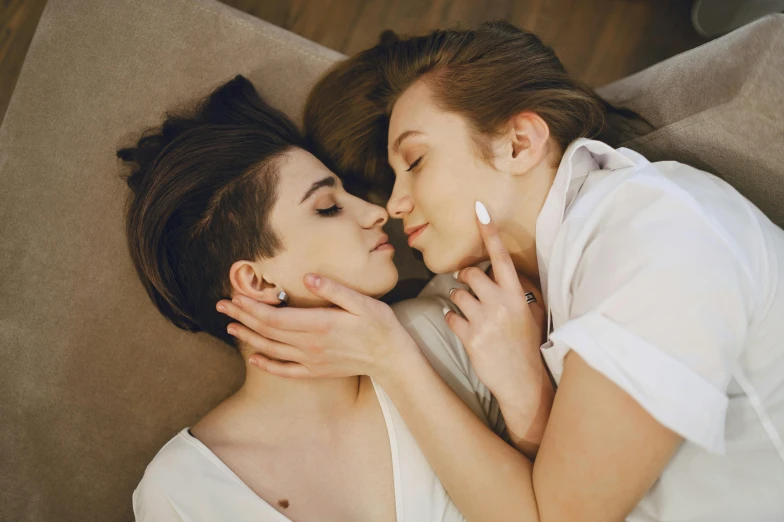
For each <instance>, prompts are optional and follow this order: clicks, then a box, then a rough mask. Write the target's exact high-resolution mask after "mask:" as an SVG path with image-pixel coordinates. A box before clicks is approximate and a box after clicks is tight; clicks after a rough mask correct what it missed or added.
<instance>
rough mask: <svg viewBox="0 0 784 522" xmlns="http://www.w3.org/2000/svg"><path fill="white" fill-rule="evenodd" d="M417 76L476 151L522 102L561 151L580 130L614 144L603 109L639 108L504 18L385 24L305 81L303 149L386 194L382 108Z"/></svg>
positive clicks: (390, 178)
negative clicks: (598, 89) (409, 27)
mask: <svg viewBox="0 0 784 522" xmlns="http://www.w3.org/2000/svg"><path fill="white" fill-rule="evenodd" d="M419 79H424V81H426V82H428V85H429V87H430V88H431V89H432V90H433V93H434V99H435V102H436V103H437V104H438V105H439V107H440V108H441V109H443V110H446V111H449V112H454V113H457V114H461V115H462V116H464V117H465V118H466V119H467V120H468V123H469V125H470V127H471V130H472V133H473V138H474V142H475V144H476V145H477V149H478V152H479V154H480V156H481V157H483V159H485V160H486V161H489V160H490V159H491V158H490V156H491V151H490V148H489V139H488V138H492V137H495V136H497V135H498V134H499V133H501V132H504V131H505V130H507V129H508V126H509V124H510V121H511V118H512V117H513V116H514V115H516V114H519V113H520V112H523V111H533V112H535V113H537V114H538V115H539V116H541V117H542V118H543V119H544V120H545V121H546V122H547V124H548V126H549V127H550V135H551V136H552V137H553V139H554V140H555V142H556V143H557V144H558V145H559V146H560V147H561V151H563V150H565V149H566V147H567V146H568V145H569V143H571V142H572V141H574V140H575V139H577V138H580V137H588V138H593V137H599V139H604V140H605V141H608V142H610V143H611V144H612V145H617V144H615V143H612V141H613V140H612V138H611V135H610V134H609V133H607V132H606V131H607V130H608V129H607V118H606V116H607V114H608V112H612V113H615V114H617V115H621V116H624V117H625V118H639V116H637V115H636V114H635V113H634V112H632V111H629V110H626V109H620V108H616V107H614V106H612V105H611V104H609V103H607V102H606V101H604V100H603V99H602V98H600V97H599V96H598V95H597V94H596V93H595V92H594V91H593V90H592V89H591V88H590V87H588V86H587V85H585V84H583V83H581V82H579V81H577V80H576V79H574V78H572V77H571V76H570V75H569V74H567V72H566V71H565V69H564V67H563V65H562V64H561V62H560V60H558V58H557V57H556V55H555V53H554V52H553V50H552V48H551V47H549V46H547V45H545V44H543V43H542V41H541V40H540V39H539V38H538V37H537V36H536V35H534V34H532V33H530V32H528V31H524V30H521V29H518V28H517V27H515V26H513V25H512V24H510V23H508V22H486V23H484V24H482V25H481V26H480V27H479V28H478V29H476V30H437V31H433V32H431V33H430V34H428V35H426V36H419V37H413V38H407V39H400V38H398V36H397V35H395V33H393V32H392V31H385V32H384V33H382V35H381V39H380V43H379V44H378V45H376V46H375V47H372V48H370V49H367V50H365V51H363V52H360V53H358V54H357V55H355V56H352V57H350V58H349V59H347V60H344V61H342V62H340V63H338V64H337V65H335V66H334V67H333V68H332V69H330V70H329V71H328V72H327V73H326V74H325V76H323V77H322V78H321V79H320V81H319V82H318V83H317V84H316V86H315V87H314V89H313V90H312V91H311V93H310V96H309V98H308V101H307V105H306V108H305V135H306V139H307V140H308V142H309V146H310V149H311V151H313V152H314V154H316V156H318V157H319V159H321V161H322V162H323V163H324V164H325V165H327V167H329V168H330V169H331V170H332V171H333V172H336V173H338V174H340V175H341V177H343V178H344V183H345V184H346V185H347V186H353V187H355V190H356V191H357V192H361V193H365V194H366V195H367V193H372V192H373V191H375V190H376V189H380V191H381V193H382V195H388V194H389V192H390V190H391V187H392V184H393V183H394V174H393V173H392V170H391V168H390V167H389V164H388V162H387V132H388V127H389V116H390V114H391V111H392V108H393V106H394V104H395V102H396V101H397V100H398V98H399V97H400V96H401V95H402V94H403V92H405V90H406V89H408V88H409V87H410V86H411V85H412V84H413V83H415V82H416V81H417V80H419ZM640 119H641V118H640Z"/></svg>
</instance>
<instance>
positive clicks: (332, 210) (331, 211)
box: [316, 205, 343, 217]
mask: <svg viewBox="0 0 784 522" xmlns="http://www.w3.org/2000/svg"><path fill="white" fill-rule="evenodd" d="M341 210H343V207H339V206H337V205H332V206H331V207H329V208H317V209H316V212H318V213H319V215H321V216H327V217H332V216H334V215H337V213H338V212H340V211H341Z"/></svg>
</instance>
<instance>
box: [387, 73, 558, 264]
mask: <svg viewBox="0 0 784 522" xmlns="http://www.w3.org/2000/svg"><path fill="white" fill-rule="evenodd" d="M529 114H530V113H529ZM533 118H534V119H533V120H530V121H529V120H525V121H523V120H521V122H522V123H520V129H521V132H523V133H526V132H529V131H531V132H543V131H541V128H542V124H543V121H542V120H541V118H539V117H538V116H536V115H534V116H533ZM534 120H536V121H534ZM532 121H533V123H531V122H532ZM515 125H516V124H515ZM532 125H533V126H532ZM537 126H538V127H537ZM537 128H538V129H540V130H539V131H536V129H537ZM544 128H545V129H546V124H544ZM531 129H534V130H533V131H532V130H531ZM515 136H516V135H515V133H514V132H510V138H509V139H499V140H494V141H493V142H492V143H491V147H492V148H493V151H494V153H496V154H497V160H495V161H494V164H493V165H489V164H488V162H486V161H485V160H483V159H482V157H481V156H480V155H479V151H478V148H477V146H476V144H475V142H474V140H473V138H472V135H471V130H470V127H469V125H468V122H467V120H466V119H465V118H464V117H463V116H461V115H458V114H455V113H451V112H445V111H443V110H442V109H440V108H439V107H438V106H437V105H436V104H435V103H434V102H433V100H432V98H431V91H430V88H429V87H428V86H427V84H426V83H425V82H422V81H419V82H417V83H415V84H414V85H412V86H411V87H410V88H409V89H407V90H406V91H405V92H404V93H403V95H402V96H401V97H400V98H399V99H398V101H397V102H396V103H395V106H394V108H393V110H392V114H391V117H390V123H389V148H388V155H389V163H390V165H391V166H392V168H393V170H394V171H395V176H396V177H395V186H394V189H393V192H392V196H391V198H390V200H389V203H388V204H387V210H389V214H390V215H391V216H392V217H393V218H397V219H403V221H404V223H403V226H404V229H405V231H406V233H407V234H408V235H409V239H408V241H409V245H411V246H412V247H413V248H416V249H417V250H420V251H421V252H422V255H423V258H424V261H425V264H427V266H428V268H429V269H430V270H432V271H433V272H436V273H447V272H452V271H454V270H458V269H460V268H464V267H466V266H469V265H472V264H476V263H478V262H480V261H483V260H486V259H487V253H486V251H485V249H484V246H483V243H482V239H481V236H480V235H479V229H478V227H477V223H476V214H475V210H474V208H475V202H476V201H477V200H480V201H482V202H483V203H485V205H486V206H487V208H488V210H489V211H490V213H491V215H492V216H493V218H494V220H495V221H496V222H497V223H499V225H502V224H503V223H504V222H506V223H507V224H509V223H514V225H513V226H510V227H508V228H509V229H514V234H515V241H517V242H518V243H519V244H518V245H516V247H517V248H518V250H519V252H521V255H530V252H531V251H532V250H533V251H534V252H535V240H534V236H535V228H536V218H537V216H538V214H539V211H540V210H541V207H542V205H543V204H544V200H545V199H546V195H547V192H548V191H549V187H550V184H551V182H552V176H551V175H550V174H549V173H545V175H539V174H538V170H537V169H536V168H531V165H532V163H531V161H532V158H534V153H532V152H531V151H532V150H533V149H534V147H528V149H526V150H525V151H524V152H523V153H519V152H518V151H517V150H516V149H515V147H516V145H515V140H516V139H518V138H515ZM531 136H532V137H533V141H535V140H536V139H541V138H542V136H538V137H537V136H535V135H533V134H531ZM518 137H519V136H518ZM529 137H530V136H529ZM525 139H528V138H526V137H525V136H524V137H523V140H525ZM547 139H548V138H547V137H546V136H545V137H544V140H545V142H546V141H547ZM520 143H523V141H521V142H520ZM534 152H536V154H538V155H537V156H536V157H535V158H534V160H535V161H540V160H541V159H542V158H543V157H544V156H543V155H542V154H545V153H546V152H547V151H546V150H544V149H542V150H538V151H534ZM526 161H527V162H528V163H525V162H526ZM540 170H541V169H540ZM534 171H536V172H534ZM532 172H534V174H532ZM542 172H544V171H542ZM548 176H549V179H546V178H547V177H548ZM502 229H503V227H502ZM417 230H419V231H418V232H417ZM412 232H413V234H412ZM502 237H503V234H502ZM521 238H522V239H521ZM505 242H506V240H505ZM511 251H512V249H511V248H510V252H511ZM526 252H527V254H526ZM534 257H535V256H534Z"/></svg>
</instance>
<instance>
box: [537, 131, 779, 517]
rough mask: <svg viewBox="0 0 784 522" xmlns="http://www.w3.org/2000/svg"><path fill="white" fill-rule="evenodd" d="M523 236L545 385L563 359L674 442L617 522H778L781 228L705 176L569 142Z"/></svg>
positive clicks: (601, 146)
mask: <svg viewBox="0 0 784 522" xmlns="http://www.w3.org/2000/svg"><path fill="white" fill-rule="evenodd" d="M536 234H537V237H536V241H537V255H538V258H539V270H540V276H541V282H542V290H543V292H542V293H543V295H544V296H545V299H546V301H547V305H548V308H549V310H550V314H551V316H550V317H551V321H552V326H553V330H552V332H551V334H550V335H549V339H548V342H547V343H546V344H545V345H543V346H542V354H543V356H544V358H545V361H546V363H547V365H548V367H549V368H550V370H551V372H552V374H553V376H554V378H555V379H556V382H558V381H559V380H560V377H561V372H562V371H563V358H564V356H565V355H566V353H567V352H568V351H569V350H574V351H576V352H577V353H579V354H580V356H581V357H582V358H583V359H584V360H585V361H586V362H587V363H588V364H589V365H590V366H591V367H593V368H594V369H596V370H597V371H599V372H600V373H602V374H603V375H605V376H606V377H607V378H609V379H610V380H611V381H613V382H614V383H615V384H616V385H618V386H619V387H620V388H622V389H623V390H624V391H626V392H627V393H628V394H629V395H630V396H631V397H632V398H634V399H635V400H636V401H637V402H638V403H639V404H640V405H641V406H642V407H643V408H644V409H645V410H646V411H648V413H650V414H651V415H652V416H653V417H654V418H655V419H656V420H657V421H658V422H660V423H661V424H662V425H664V426H666V427H668V428H670V429H672V430H673V431H675V432H676V433H678V434H679V435H681V436H682V437H683V438H684V439H685V442H684V444H683V445H682V446H681V447H680V448H679V450H678V452H677V453H676V454H675V456H674V458H673V459H672V460H671V461H670V463H669V464H668V466H667V467H666V468H665V470H664V472H663V474H662V475H661V477H660V478H659V480H658V481H657V482H656V484H655V485H654V486H653V488H652V489H651V490H650V491H649V492H648V494H647V495H646V496H645V497H644V498H643V500H642V501H641V502H640V504H639V505H638V506H637V507H636V509H635V510H634V511H633V512H632V514H631V515H630V516H629V518H628V520H630V521H652V520H657V521H658V520H673V521H675V520H677V521H679V522H687V521H705V522H708V521H709V522H722V521H726V522H746V521H760V522H762V521H771V522H772V521H784V444H782V440H781V437H782V434H784V231H782V230H781V229H780V228H778V227H777V226H776V225H774V224H773V223H772V222H771V221H770V220H769V219H768V218H767V217H766V216H764V215H763V214H762V213H761V212H760V211H759V210H758V209H757V208H756V207H755V206H754V205H753V204H752V203H751V202H749V201H748V200H747V199H745V198H744V197H743V196H742V195H740V194H739V193H738V192H737V191H736V190H735V189H734V188H732V187H731V186H730V185H728V184H727V183H725V182H724V181H722V180H721V179H719V178H717V177H715V176H713V175H711V174H708V173H706V172H703V171H700V170H698V169H695V168H692V167H689V166H688V165H684V164H682V163H678V162H674V161H667V162H657V163H651V162H649V161H648V160H646V159H645V158H644V157H643V156H641V155H640V154H638V153H636V152H634V151H631V150H629V149H625V148H620V149H617V150H616V149H613V148H612V147H610V146H609V145H607V144H605V143H602V142H599V141H594V140H588V139H578V140H576V141H574V142H573V143H572V144H571V145H570V146H569V147H568V148H567V150H566V151H565V153H564V156H563V159H562V161H561V164H560V166H559V169H558V172H557V174H556V177H555V180H554V183H553V186H552V188H551V190H550V193H549V195H548V197H547V200H546V202H545V205H544V207H543V209H542V212H541V213H540V215H539V218H538V220H537V227H536ZM548 330H549V328H548Z"/></svg>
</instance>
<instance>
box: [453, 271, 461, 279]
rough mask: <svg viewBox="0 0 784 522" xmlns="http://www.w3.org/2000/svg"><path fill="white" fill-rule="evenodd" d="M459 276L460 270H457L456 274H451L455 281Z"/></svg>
mask: <svg viewBox="0 0 784 522" xmlns="http://www.w3.org/2000/svg"><path fill="white" fill-rule="evenodd" d="M459 275H460V270H458V271H457V272H455V273H454V274H452V277H454V278H455V279H457V276H459Z"/></svg>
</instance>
